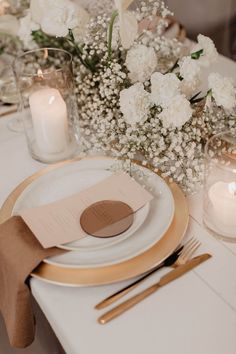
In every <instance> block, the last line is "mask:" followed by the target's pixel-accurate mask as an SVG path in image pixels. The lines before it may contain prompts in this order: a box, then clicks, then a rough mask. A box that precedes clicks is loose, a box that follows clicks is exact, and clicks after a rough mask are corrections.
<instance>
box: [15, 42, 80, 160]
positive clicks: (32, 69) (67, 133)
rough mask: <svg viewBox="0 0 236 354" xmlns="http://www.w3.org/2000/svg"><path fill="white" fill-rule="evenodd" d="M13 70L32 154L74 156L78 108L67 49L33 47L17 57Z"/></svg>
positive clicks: (42, 157) (38, 157)
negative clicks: (34, 48) (33, 48)
mask: <svg viewBox="0 0 236 354" xmlns="http://www.w3.org/2000/svg"><path fill="white" fill-rule="evenodd" d="M13 70H14V73H15V78H16V84H17V88H18V92H19V96H20V107H19V112H20V115H21V118H22V120H23V125H24V131H25V135H26V138H27V143H28V148H29V151H30V153H31V155H32V157H33V158H34V159H36V160H38V161H41V162H44V163H54V162H57V161H61V160H65V159H67V158H70V157H72V156H74V154H75V152H76V150H77V140H78V131H77V126H78V125H77V124H76V122H77V121H78V109H77V103H76V97H75V93H74V84H73V71H72V57H71V55H70V53H68V52H66V51H64V50H60V49H54V48H42V49H36V50H32V51H29V52H26V53H24V54H22V55H21V56H19V57H17V58H16V60H15V61H14V63H13Z"/></svg>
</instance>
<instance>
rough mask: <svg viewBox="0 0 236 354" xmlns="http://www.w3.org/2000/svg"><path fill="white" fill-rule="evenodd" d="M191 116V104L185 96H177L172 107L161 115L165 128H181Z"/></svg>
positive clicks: (171, 104)
mask: <svg viewBox="0 0 236 354" xmlns="http://www.w3.org/2000/svg"><path fill="white" fill-rule="evenodd" d="M191 116H192V108H191V105H190V102H189V101H188V100H187V99H186V98H185V97H184V96H183V95H178V96H175V97H174V98H173V99H172V102H171V103H170V105H169V106H168V107H167V108H164V109H163V111H162V112H161V113H160V114H159V118H160V120H161V121H162V123H163V126H164V127H165V128H181V127H182V125H184V124H185V123H186V122H187V121H188V120H189V119H190V118H191Z"/></svg>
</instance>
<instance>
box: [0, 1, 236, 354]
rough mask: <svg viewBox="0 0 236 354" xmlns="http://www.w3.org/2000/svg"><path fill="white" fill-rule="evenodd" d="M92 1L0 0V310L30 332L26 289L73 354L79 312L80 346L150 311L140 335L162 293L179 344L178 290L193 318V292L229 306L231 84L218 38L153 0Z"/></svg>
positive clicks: (233, 203) (10, 325)
mask: <svg viewBox="0 0 236 354" xmlns="http://www.w3.org/2000/svg"><path fill="white" fill-rule="evenodd" d="M104 1H105V0H104ZM100 5H101V4H100ZM94 6H95V5H94ZM95 8H96V11H94V9H93V6H91V8H90V7H84V6H82V5H81V4H80V3H77V2H76V1H75V0H60V1H59V5H58V4H57V2H55V1H51V0H50V1H48V2H45V1H43V0H30V1H29V2H28V1H26V2H25V1H19V2H17V4H13V3H12V2H10V1H3V2H1V1H0V31H3V37H2V38H1V37H0V41H1V43H2V46H1V48H2V49H1V48H0V49H1V50H2V51H3V52H2V53H1V50H0V74H1V75H0V76H1V80H0V101H1V106H2V107H1V108H2V110H0V116H1V117H2V118H1V120H0V129H2V128H3V130H2V131H3V133H2V135H4V134H5V133H4V132H6V131H7V134H8V135H7V139H5V140H6V142H5V140H3V141H0V143H1V144H2V146H4V148H5V150H4V151H8V152H9V154H8V156H6V154H2V155H1V157H2V161H1V168H2V170H3V171H4V173H3V174H2V176H0V178H2V180H1V185H2V186H3V189H4V191H10V193H9V195H8V196H7V197H5V196H6V194H4V193H3V194H2V195H3V196H4V198H2V204H1V209H0V287H1V292H0V312H1V314H2V317H3V320H4V323H5V327H6V330H7V335H8V340H9V344H10V346H12V347H15V348H26V347H29V346H30V345H32V343H33V342H34V339H35V336H36V335H37V331H36V328H38V327H37V326H38V323H37V319H36V320H35V313H34V310H33V306H32V296H33V297H35V298H36V300H37V301H39V305H40V307H41V308H42V309H43V312H44V313H45V316H46V317H47V318H48V319H49V322H50V324H51V325H52V327H53V330H54V331H55V333H56V335H57V336H58V339H59V341H61V342H62V345H63V344H64V343H65V347H66V348H64V349H65V351H66V352H67V354H74V353H76V354H77V353H79V351H80V348H79V347H78V344H75V345H74V344H73V345H72V344H71V347H70V343H72V342H73V341H72V337H73V335H74V334H73V333H74V332H73V330H71V328H70V326H72V324H73V329H74V328H75V325H74V324H75V323H76V324H77V323H78V324H79V325H80V326H78V328H80V331H81V327H82V331H83V335H84V338H86V339H84V338H83V340H82V342H81V343H82V346H83V345H84V343H85V342H86V341H87V338H88V330H87V329H86V328H85V327H86V325H87V326H89V331H90V332H89V335H90V337H91V338H93V339H94V343H96V340H97V342H99V340H100V339H99V338H98V336H99V335H101V336H106V335H107V336H108V337H109V336H110V338H111V342H112V340H114V338H116V336H117V338H119V336H120V333H123V334H124V331H127V330H129V328H127V324H126V319H128V322H127V323H129V324H130V323H132V326H133V327H134V328H133V330H134V332H135V331H136V327H135V326H136V324H135V322H136V321H137V322H139V321H140V322H142V320H143V321H144V326H145V328H146V327H147V331H143V330H142V332H143V336H144V337H143V338H144V341H145V340H148V341H149V340H150V338H149V333H152V331H151V330H150V326H151V324H150V323H154V321H153V320H152V321H153V322H149V321H148V319H147V318H146V317H145V316H144V314H145V313H144V311H145V306H149V307H148V308H149V311H150V309H152V308H153V309H156V308H157V304H159V306H160V305H161V306H163V308H165V309H166V310H167V311H166V313H167V314H166V315H165V316H166V317H165V318H166V321H170V320H171V321H172V320H173V323H175V327H176V331H177V332H176V333H178V336H177V337H178V338H177V339H178V341H179V342H178V341H177V342H178V343H180V339H179V338H181V336H180V332H179V331H180V329H179V328H181V325H182V323H180V324H179V321H181V319H179V313H180V312H178V311H179V309H178V303H179V300H180V298H181V301H182V306H183V301H186V304H189V302H188V301H191V307H189V308H191V311H192V312H191V314H190V315H191V316H192V315H193V314H194V316H196V318H198V319H199V318H200V315H201V311H200V310H199V309H200V307H201V303H200V300H198V292H199V293H200V292H201V291H202V293H201V294H200V295H201V296H202V298H204V296H206V304H209V308H210V310H211V304H213V305H212V306H215V307H214V311H216V310H217V309H218V306H219V308H220V306H222V307H223V306H225V307H227V306H228V305H230V306H228V307H230V309H231V311H234V303H233V300H232V299H233V296H232V294H231V295H229V297H227V296H228V295H227V294H226V293H227V291H226V290H225V289H229V288H230V289H231V290H230V291H232V292H233V290H232V289H233V286H234V282H233V281H232V284H233V285H231V286H229V283H227V282H226V280H225V277H223V270H222V269H225V268H224V267H223V266H222V264H221V262H222V261H221V259H223V258H220V257H219V255H220V254H224V255H225V256H224V262H225V264H227V265H228V268H229V265H232V264H234V263H233V261H232V258H233V257H234V255H235V254H236V253H235V247H234V246H235V243H236V233H235V230H236V222H235V216H236V86H235V82H234V81H233V80H232V79H231V78H230V77H225V76H223V75H221V73H218V72H216V71H217V70H216V69H217V68H218V62H219V60H221V59H222V57H221V56H219V55H218V52H217V49H216V46H215V44H214V42H213V40H212V39H211V38H209V37H208V36H206V35H204V34H199V35H198V36H197V38H195V41H190V40H189V39H188V38H187V32H186V29H185V27H184V26H183V25H182V24H181V22H180V21H177V20H176V18H175V17H173V14H172V12H171V11H170V10H169V9H168V8H167V6H166V5H165V4H164V2H162V1H161V0H148V1H142V2H141V1H137V2H133V1H132V0H130V1H129V0H128V1H123V0H116V1H115V2H114V4H112V6H111V4H110V5H109V6H106V7H103V6H102V7H101V8H100V10H99V12H98V4H96V6H95ZM6 108H7V109H6ZM4 129H7V130H4ZM16 133H17V134H16ZM16 138H17V139H16ZM0 140H1V136H0ZM16 142H17V144H16ZM4 144H7V145H4ZM6 148H8V150H6ZM16 149H17V152H18V154H17V155H16V154H15V152H16ZM23 166H25V170H24V168H23ZM23 170H24V171H23ZM29 171H30V173H29ZM32 173H33V174H32ZM14 174H15V175H14ZM25 177H26V178H25ZM0 197H1V196H0ZM199 201H200V202H199ZM194 208H195V209H194ZM199 215H200V217H199ZM194 223H196V224H197V225H198V228H196V230H200V232H201V233H200V232H195V229H194V228H193V227H192V225H193V224H194ZM205 235H207V237H209V239H210V241H208V240H207V239H204V237H205ZM212 236H213V237H212ZM220 251H221V252H220ZM227 252H228V253H227ZM226 253H227V255H226ZM222 257H223V256H222ZM203 264H204V266H203ZM221 268H222V269H221ZM231 268H233V267H232V266H231ZM216 272H219V274H221V275H220V276H219V279H220V280H219V279H218V278H217V277H216V274H215V273H216ZM187 274H188V276H187ZM229 274H231V271H229ZM185 275H186V276H185ZM211 279H213V280H212V281H211ZM222 279H223V280H222ZM229 279H230V277H229ZM231 279H232V276H231ZM227 281H228V280H227ZM172 282H173V284H172V285H169V284H170V283H172ZM220 282H221V283H222V284H224V288H223V286H221V284H220ZM35 284H36V287H34V285H35ZM37 284H40V285H39V287H38V289H39V290H38V289H37ZM175 284H176V285H175ZM177 284H182V285H183V284H184V286H183V288H182V289H180V290H182V294H181V295H180V293H178V294H179V295H178V296H179V297H178V296H175V294H177V287H178V286H177ZM195 284H198V285H199V284H201V286H200V285H199V287H197V285H196V289H195ZM40 286H41V290H40ZM175 286H176V287H175ZM190 287H192V288H191V290H192V289H193V290H194V291H192V293H191V294H192V295H191V299H188V298H187V297H186V298H185V292H186V291H188V290H189V289H190ZM222 288H223V290H222ZM42 289H43V290H42ZM96 289H99V290H98V291H97V290H96ZM169 289H171V290H169ZM100 290H101V291H100ZM103 290H104V291H103ZM180 290H179V289H178V291H180ZM40 291H41V292H40ZM90 291H91V293H90ZM93 291H94V293H96V296H95V295H94V296H92V292H93ZM156 292H158V294H160V297H158V296H155V295H154V294H155V293H156ZM172 292H173V293H172ZM175 292H176V293H175ZM45 294H46V295H45ZM53 294H54V296H55V294H56V296H58V297H57V300H55V306H54V303H53V304H52V303H51V304H50V301H49V299H52V298H53ZM66 294H67V297H66ZM86 294H87V295H88V294H89V296H90V295H91V297H89V301H90V302H89V301H88V299H87V297H86ZM162 294H163V297H164V299H165V302H162V301H163V298H162ZM37 295H38V297H37ZM77 295H78V296H77ZM170 295H173V296H172V297H171V301H172V300H173V302H172V304H171V305H173V306H175V308H174V313H175V315H173V318H172V315H171V313H169V312H168V308H167V307H168V304H169V301H170V297H169V296H170ZM80 296H81V297H80ZM147 298H148V299H149V300H146V299H147ZM216 299H217V301H218V302H217V301H216ZM211 300H212V302H211ZM70 301H71V302H70ZM148 301H150V302H149V303H148ZM88 302H89V305H88ZM141 302H142V305H141V304H140V303H141ZM58 304H60V306H61V308H62V311H61V313H62V314H63V313H64V314H66V315H65V319H64V317H62V315H61V313H60V311H59V310H58V308H57V306H59V305H58ZM70 304H71V307H70ZM78 304H79V305H80V306H81V304H82V305H83V304H86V306H88V308H89V314H88V319H87V317H86V318H85V310H84V313H83V314H82V317H81V318H80V316H79V311H77V309H79V305H78ZM148 304H149V305H148ZM86 306H85V307H84V308H86ZM142 306H143V307H142ZM189 306H190V305H189ZM204 306H205V304H204ZM88 308H87V310H88ZM71 309H73V311H72V310H71ZM139 309H140V310H139ZM196 309H198V310H196ZM232 309H233V310H232ZM159 310H160V308H159ZM172 310H173V307H172ZM210 310H209V313H210ZM136 311H137V312H136ZM138 311H140V312H138ZM142 311H143V312H142ZM194 311H195V312H194ZM72 312H73V313H72ZM87 312H88V311H87ZM141 313H142V314H143V318H141ZM138 314H140V316H139V317H137V315H138ZM153 314H155V321H156V322H155V323H157V321H160V322H158V324H160V323H165V321H164V320H165V318H163V316H164V315H163V314H162V317H160V318H159V317H158V313H155V311H154V310H153ZM60 316H61V317H60ZM83 316H84V317H83ZM197 316H198V317H197ZM202 316H203V317H202V318H203V321H205V322H206V323H208V322H207V321H208V320H209V318H208V317H207V316H206V315H205V314H203V315H202ZM204 316H205V317H204ZM58 318H60V320H58ZM68 319H69V320H68ZM132 321H133V322H132ZM232 321H233V320H232ZM59 322H60V326H61V327H60V326H59ZM83 322H84V323H86V325H84V323H83ZM186 322H187V321H186ZM193 323H194V322H193ZM222 323H223V322H222ZM120 324H123V325H122V326H121V327H122V330H119V328H118V327H119V325H120ZM191 325H192V324H191ZM116 326H117V327H116ZM188 326H189V328H190V327H191V326H190V325H189V324H188ZM137 327H139V324H137ZM178 327H179V328H178ZM63 328H64V329H63ZM66 328H68V331H67V330H65V329H66ZM76 328H77V327H76ZM140 328H141V327H140ZM140 328H139V330H140ZM168 328H169V327H168V326H167V327H165V328H164V330H165V335H167V334H168ZM183 328H185V331H187V330H188V328H187V326H186V324H184V327H183ZM69 329H70V330H69ZM115 329H116V330H115ZM159 329H160V328H159ZM149 330H150V331H149ZM152 330H153V328H152ZM198 330H199V331H200V330H201V328H200V327H199V326H198ZM80 331H79V330H78V332H80ZM122 331H123V332H122ZM198 333H200V332H198ZM213 333H215V332H214V331H213ZM210 335H212V334H211V333H210V334H209V336H210ZM139 336H140V332H139V334H137V344H134V345H135V346H136V350H138V349H137V348H138V346H139V344H140V341H141V336H140V338H138V337H139ZM157 337H158V336H157ZM172 337H173V332H172V333H170V338H172ZM190 337H191V336H190ZM73 338H74V337H73ZM81 338H82V337H81ZM168 339H169V337H168ZM73 340H74V339H73ZM120 340H121V342H122V341H123V338H121V339H120V338H119V341H120ZM211 340H212V337H211ZM0 342H1V338H0ZM76 342H77V341H76ZM131 342H132V343H131ZM68 343H69V344H68ZM107 343H109V339H108V340H107ZM138 343H139V344H138ZM188 343H190V342H188ZM190 344H191V348H192V343H190ZM190 344H189V345H190ZM112 345H113V344H112ZM129 345H133V341H132V340H131V339H130V342H129ZM168 345H169V344H168ZM178 345H179V344H178ZM67 346H68V347H67ZM119 346H120V344H118V345H117V348H122V347H119ZM85 347H86V346H85ZM85 347H84V348H85ZM68 348H69V349H68ZM78 348H79V349H78ZM107 348H108V347H107ZM150 348H151V349H150ZM188 348H189V346H188ZM123 349H124V348H122V349H120V352H124V350H123ZM172 349H173V348H172ZM208 349H209V348H208ZM117 350H118V349H117ZM153 350H154V348H153V347H150V346H149V344H148V346H147V353H148V354H154V353H155V351H153ZM172 351H173V350H172ZM208 351H209V350H208ZM35 352H37V350H36V351H35ZM110 352H111V348H109V350H108V349H107V351H104V354H108V353H110ZM160 352H162V348H161V349H160ZM164 352H165V353H166V351H163V353H164ZM83 353H86V354H87V353H88V354H93V353H92V352H89V351H86V350H84V352H83V351H82V349H81V354H83ZM98 353H101V350H100V351H98ZM209 353H210V351H209ZM7 354H8V353H7ZM45 354H47V353H45ZM114 354H116V353H114ZM124 354H138V351H137V353H136V352H135V353H131V352H130V353H128V352H127V353H126V352H124ZM141 354H143V353H141ZM176 354H180V352H176ZM193 354H195V352H193ZM216 354H218V353H216ZM229 354H233V352H232V353H231V352H230V353H229Z"/></svg>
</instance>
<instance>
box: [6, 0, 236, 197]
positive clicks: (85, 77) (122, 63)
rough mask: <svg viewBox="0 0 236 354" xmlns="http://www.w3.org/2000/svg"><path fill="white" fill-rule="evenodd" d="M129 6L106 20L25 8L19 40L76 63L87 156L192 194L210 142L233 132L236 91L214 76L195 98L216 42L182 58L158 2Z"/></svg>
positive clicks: (69, 9) (65, 5)
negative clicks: (95, 154)
mask: <svg viewBox="0 0 236 354" xmlns="http://www.w3.org/2000/svg"><path fill="white" fill-rule="evenodd" d="M22 1H23V0H22ZM131 3H132V0H115V1H114V7H115V10H114V11H113V12H112V13H101V14H98V15H97V16H91V15H90V14H89V13H88V12H87V11H86V9H83V8H82V7H79V6H78V5H76V4H75V3H74V2H73V1H72V0H31V1H30V6H29V10H28V13H25V14H24V15H25V16H26V18H25V19H21V20H20V22H19V32H18V33H19V35H20V38H21V39H22V41H23V42H24V46H25V47H27V46H28V47H32V45H35V44H37V45H38V46H57V47H63V48H64V49H67V50H69V51H70V52H71V53H72V54H73V56H74V64H75V81H76V93H77V98H78V106H79V113H80V120H79V122H78V125H79V126H80V132H81V138H80V140H81V142H82V143H83V147H84V149H85V150H99V151H101V150H102V151H104V152H105V153H109V154H112V155H113V156H116V157H122V158H125V159H133V158H136V157H139V158H141V159H142V160H143V164H146V163H151V164H152V165H153V166H154V167H155V168H156V170H159V171H160V173H161V174H162V175H163V176H165V177H169V178H171V179H174V180H175V181H176V182H177V183H180V184H181V185H182V187H183V188H184V189H185V190H186V191H191V190H192V189H194V188H195V186H196V184H197V183H199V181H201V178H202V157H203V148H204V144H205V142H206V140H207V139H208V138H209V137H210V136H211V135H212V134H214V133H216V132H218V131H220V130H222V129H225V128H231V127H235V125H236V91H235V85H234V83H233V82H232V81H231V79H227V78H223V77H221V76H220V75H219V74H214V73H213V74H211V75H210V76H209V79H208V81H209V90H208V92H201V89H200V85H201V72H202V69H203V68H204V67H206V66H210V65H211V64H212V63H214V62H215V61H216V60H217V55H218V54H217V50H216V48H215V45H214V43H213V42H212V40H211V39H210V38H208V37H206V36H204V35H199V36H198V42H197V43H196V45H194V46H193V48H192V50H190V49H189V51H188V54H186V47H185V45H184V44H183V43H181V42H180V41H178V39H177V38H168V36H166V35H165V30H166V27H167V25H168V19H169V16H171V12H170V11H169V10H168V9H167V8H166V7H165V5H164V2H163V1H161V0H148V1H141V2H140V3H139V4H138V5H137V7H136V9H135V10H131V9H130V7H129V6H130V5H131ZM26 24H27V26H26ZM26 27H27V29H28V33H27V30H26ZM38 28H40V29H38ZM0 29H1V17H0ZM33 41H34V43H33Z"/></svg>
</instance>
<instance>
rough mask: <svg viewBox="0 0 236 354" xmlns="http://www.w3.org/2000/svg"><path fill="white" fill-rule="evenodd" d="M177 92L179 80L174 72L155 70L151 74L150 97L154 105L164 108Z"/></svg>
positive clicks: (178, 90)
mask: <svg viewBox="0 0 236 354" xmlns="http://www.w3.org/2000/svg"><path fill="white" fill-rule="evenodd" d="M179 94H180V80H179V79H178V78H177V76H176V75H175V74H173V73H168V74H162V73H159V72H156V73H154V74H153V75H152V76H151V99H152V102H153V103H155V104H156V105H158V106H161V107H162V108H166V107H167V106H168V105H169V104H170V103H171V101H172V99H173V98H174V97H175V96H176V95H179Z"/></svg>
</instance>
